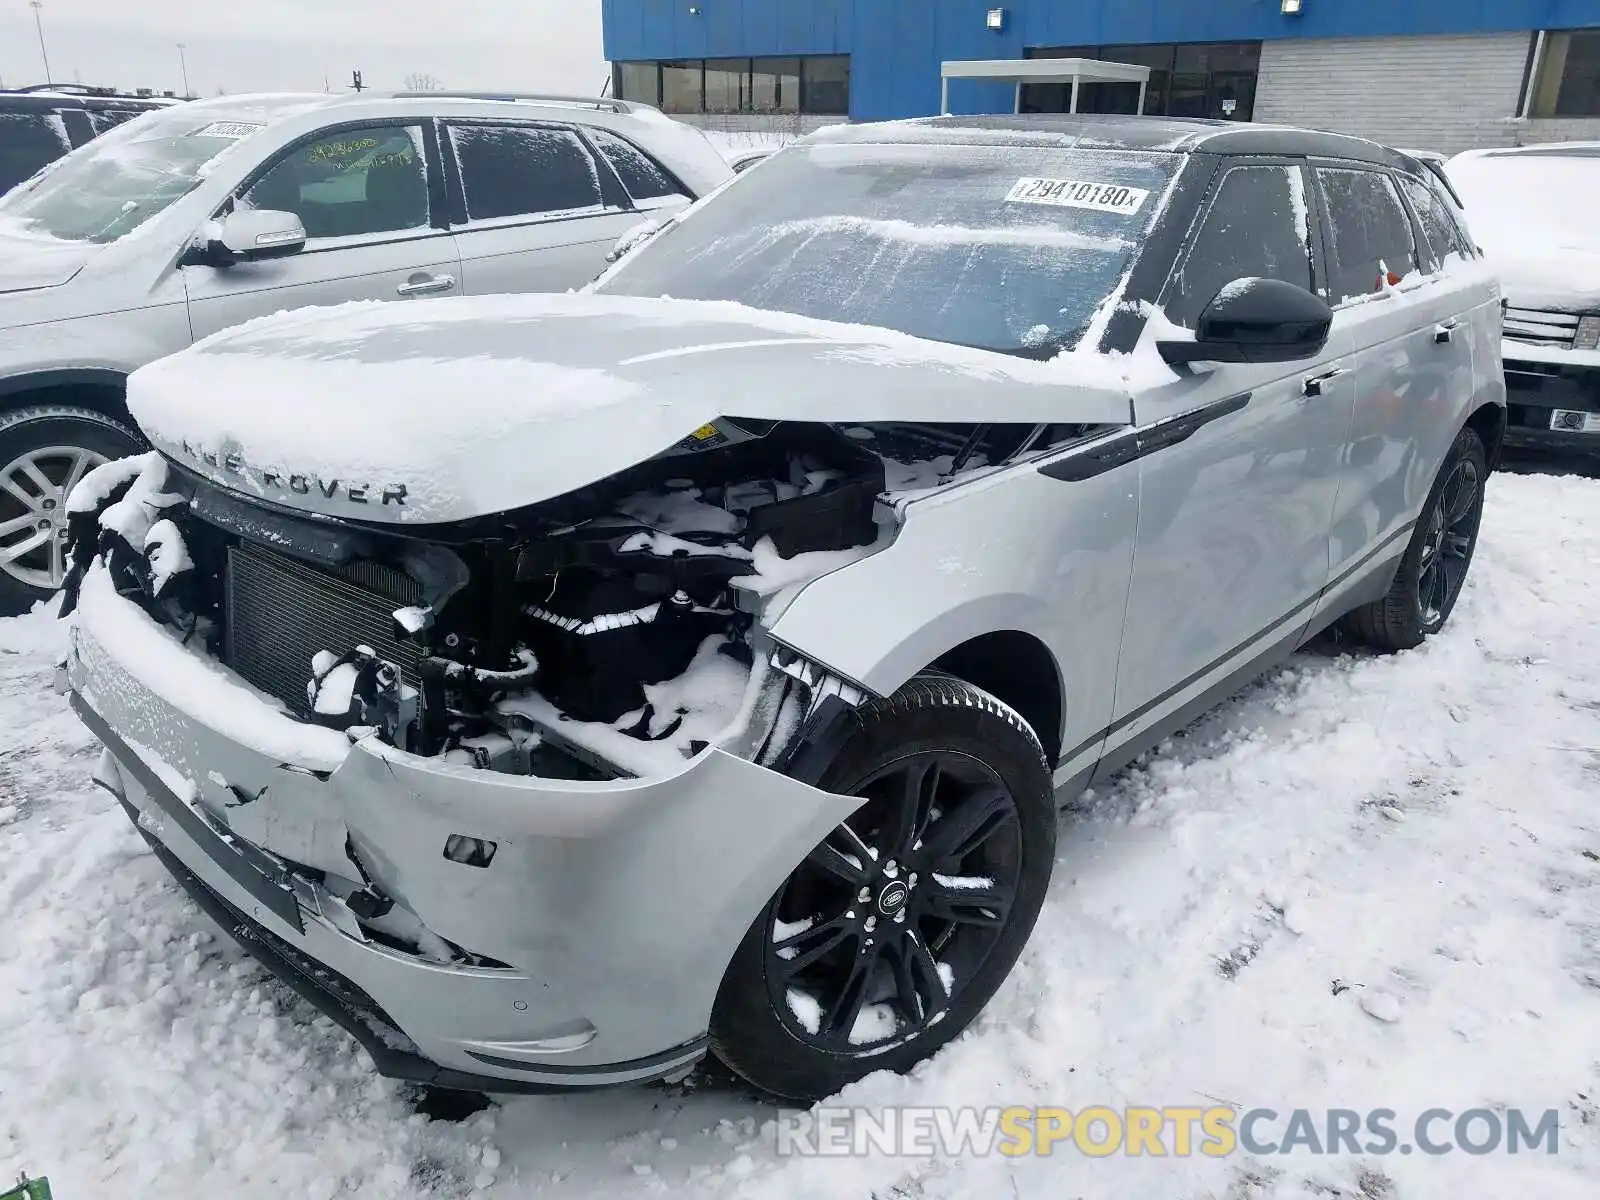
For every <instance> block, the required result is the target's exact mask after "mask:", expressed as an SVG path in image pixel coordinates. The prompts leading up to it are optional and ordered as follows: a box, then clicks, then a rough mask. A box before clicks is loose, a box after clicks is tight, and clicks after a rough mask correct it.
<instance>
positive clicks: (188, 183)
mask: <svg viewBox="0 0 1600 1200" xmlns="http://www.w3.org/2000/svg"><path fill="white" fill-rule="evenodd" d="M131 125H132V123H130V126H125V127H124V129H125V130H129V131H130V132H131ZM211 128H212V127H207V128H206V129H202V130H200V131H198V132H195V133H187V132H185V133H182V134H179V135H176V136H175V135H174V130H173V129H172V127H171V125H170V124H167V125H153V126H152V125H142V126H141V127H140V129H141V131H142V132H137V133H134V135H133V136H118V135H119V134H122V133H123V132H124V130H117V131H114V132H113V133H110V134H106V135H103V136H102V137H99V138H96V139H95V140H94V141H92V142H90V143H88V144H87V145H86V146H83V147H81V148H80V149H78V150H77V151H75V152H74V153H72V154H69V155H68V156H67V157H66V158H63V159H61V160H60V161H59V162H58V163H56V164H55V166H54V167H53V168H52V169H51V170H49V171H47V172H45V174H44V175H42V176H41V177H40V178H39V179H37V180H36V181H34V182H33V183H32V184H27V185H24V186H22V187H20V188H17V189H16V190H15V191H12V192H10V193H8V194H7V195H6V196H5V197H4V198H3V199H0V227H3V226H5V225H10V226H12V227H13V228H14V229H15V230H17V231H18V232H23V233H29V234H35V235H40V236H44V237H52V238H58V239H60V240H62V241H68V242H93V243H102V242H114V241H116V240H117V239H118V238H120V237H123V236H125V235H126V234H128V233H131V232H132V231H133V230H134V229H137V228H138V227H139V226H140V225H142V224H144V222H146V221H148V220H149V219H150V218H151V217H153V216H155V215H156V214H157V213H159V212H161V211H162V210H163V209H165V208H166V207H167V206H168V205H170V204H172V203H174V202H175V201H177V200H179V199H180V198H182V197H183V196H184V195H186V194H187V193H188V192H190V191H191V190H193V189H194V188H195V187H196V186H198V185H199V183H200V181H201V179H202V178H203V177H204V173H203V168H204V166H205V164H206V163H208V162H210V161H211V160H212V159H213V158H215V157H216V156H217V155H218V154H220V153H221V152H222V151H223V150H225V149H227V148H228V147H229V146H231V145H233V144H234V142H235V141H236V140H237V137H238V134H237V132H235V131H233V130H223V131H222V133H221V135H218V134H215V133H211V132H209V130H210V129H211Z"/></svg>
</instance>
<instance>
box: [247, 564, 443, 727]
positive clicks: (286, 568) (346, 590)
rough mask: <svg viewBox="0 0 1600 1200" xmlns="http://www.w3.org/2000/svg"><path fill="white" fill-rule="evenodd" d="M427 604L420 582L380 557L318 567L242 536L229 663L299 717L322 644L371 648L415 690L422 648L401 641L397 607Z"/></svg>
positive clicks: (346, 648) (338, 650)
mask: <svg viewBox="0 0 1600 1200" xmlns="http://www.w3.org/2000/svg"><path fill="white" fill-rule="evenodd" d="M421 602H422V587H421V585H420V584H418V583H417V582H416V581H415V580H414V579H412V578H411V577H410V576H408V575H406V574H405V573H404V572H402V571H397V570H395V569H394V568H392V567H386V566H384V565H382V564H381V563H373V562H356V563H352V564H350V565H348V566H344V567H328V568H324V567H313V566H310V565H308V564H306V563H302V562H300V561H298V560H297V559H293V558H290V557H288V556H287V555H284V554H279V553H277V552H276V551H273V550H267V549H265V548H263V547H260V546H254V545H251V544H249V543H247V542H243V543H240V544H238V545H236V546H234V547H232V548H230V549H229V551H228V582H227V607H226V621H227V635H226V642H225V646H226V654H227V662H228V665H229V666H230V667H232V668H233V669H234V670H235V671H236V672H238V673H239V675H241V676H242V677H243V678H244V679H246V680H248V681H249V682H250V683H252V684H254V685H255V686H256V687H258V688H260V689H261V690H262V691H264V692H267V693H269V694H270V695H273V696H276V697H277V698H278V699H280V700H282V701H283V702H284V703H285V704H287V705H288V706H289V707H290V709H291V710H293V711H294V712H296V713H299V714H301V715H304V714H305V713H306V712H307V709H308V706H307V702H306V684H307V683H308V682H310V680H311V660H312V659H313V658H314V657H315V656H316V655H317V653H318V652H319V651H322V650H331V651H332V652H333V653H335V654H344V653H345V652H346V651H349V650H353V649H355V648H356V647H357V646H371V647H372V649H373V650H375V651H377V653H378V656H379V657H380V658H384V659H387V660H389V661H390V662H392V663H394V664H395V665H396V666H398V667H399V668H400V674H401V678H402V680H403V681H404V682H405V684H406V685H407V686H409V687H413V688H414V687H416V686H417V659H418V650H417V647H416V645H415V644H414V643H401V642H398V641H396V640H395V637H394V610H395V609H397V608H404V607H408V606H410V605H415V604H420V603H421Z"/></svg>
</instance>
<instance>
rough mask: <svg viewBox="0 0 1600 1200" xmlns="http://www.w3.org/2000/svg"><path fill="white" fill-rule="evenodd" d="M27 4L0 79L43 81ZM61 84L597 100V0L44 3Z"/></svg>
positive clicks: (10, 29)
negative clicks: (545, 94)
mask: <svg viewBox="0 0 1600 1200" xmlns="http://www.w3.org/2000/svg"><path fill="white" fill-rule="evenodd" d="M33 16H34V14H33V10H32V9H31V8H29V6H28V0H0V83H3V84H4V86H6V87H16V86H20V85H23V84H29V83H42V82H44V65H43V62H42V61H41V59H40V56H39V39H38V36H37V35H36V33H35V31H34V23H33ZM42 16H43V18H44V37H45V49H46V50H47V51H48V52H49V55H50V72H51V76H52V77H53V78H54V80H55V81H56V82H57V83H72V82H77V81H80V80H81V82H83V83H91V84H109V85H113V86H115V87H119V88H124V89H132V88H135V87H150V88H155V89H157V90H158V91H161V90H165V89H168V88H170V89H172V90H173V91H181V90H182V87H183V77H182V74H181V72H180V64H179V55H178V48H177V44H178V43H179V42H182V43H184V45H185V46H186V47H187V50H186V52H185V54H186V57H187V60H188V67H189V86H190V87H191V89H192V90H193V91H195V92H196V93H197V94H199V95H202V96H212V95H215V94H216V93H217V89H219V88H221V89H223V90H225V91H227V92H230V93H236V92H246V91H304V90H312V91H321V90H323V87H324V80H326V82H327V85H328V86H330V87H332V88H334V89H339V88H342V87H344V86H346V85H347V84H348V83H349V81H350V71H351V69H352V68H356V67H359V68H360V69H361V72H362V75H363V77H364V80H365V82H366V84H367V85H368V86H370V87H376V88H400V87H403V86H404V81H405V78H406V76H407V75H409V74H412V73H425V74H428V75H432V76H434V77H435V78H436V79H438V80H439V81H440V82H442V83H443V84H445V85H446V86H448V87H455V88H476V89H494V88H500V89H505V90H516V91H562V92H567V91H577V92H580V93H583V94H593V93H595V92H596V91H598V89H599V88H600V86H601V85H602V84H603V83H604V82H605V79H606V65H605V60H604V57H603V56H602V53H601V48H600V0H44V9H43V12H42Z"/></svg>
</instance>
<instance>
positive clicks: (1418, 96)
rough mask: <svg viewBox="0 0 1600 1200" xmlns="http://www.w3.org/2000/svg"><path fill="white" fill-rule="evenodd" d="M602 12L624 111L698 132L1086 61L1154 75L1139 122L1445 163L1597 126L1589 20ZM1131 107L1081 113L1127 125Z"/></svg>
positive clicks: (1097, 91) (1599, 86)
mask: <svg viewBox="0 0 1600 1200" xmlns="http://www.w3.org/2000/svg"><path fill="white" fill-rule="evenodd" d="M602 4H603V12H604V22H605V46H606V55H607V57H608V58H609V59H611V61H612V62H613V64H614V71H615V86H616V89H617V92H618V94H619V95H621V96H623V97H624V98H629V99H642V100H647V101H650V102H652V103H657V104H660V105H661V106H662V107H663V108H665V109H667V110H668V111H672V112H676V113H680V114H685V115H690V116H695V115H699V116H713V115H717V116H721V117H725V118H726V117H733V116H737V115H741V114H743V115H754V114H760V113H769V114H770V113H781V114H793V115H794V116H796V117H801V118H803V117H814V118H818V119H839V118H842V117H848V118H850V119H853V120H858V121H862V120H879V119H886V118H895V117H908V116H919V115H926V114H930V113H933V112H935V111H937V110H938V107H939V104H940V73H941V63H943V62H945V61H947V60H956V59H1028V58H1034V57H1087V58H1100V59H1106V60H1111V61H1118V62H1132V63H1137V64H1141V65H1147V66H1149V67H1150V68H1151V72H1152V73H1151V87H1150V96H1149V102H1148V103H1147V106H1146V111H1149V112H1168V113H1172V114H1173V115H1180V114H1183V115H1206V116H1230V117H1235V118H1237V119H1245V118H1250V117H1253V118H1254V119H1257V120H1262V119H1270V120H1284V119H1293V120H1296V121H1300V122H1302V123H1318V124H1321V125H1324V126H1326V127H1337V128H1350V129H1353V130H1354V131H1356V132H1367V133H1369V135H1370V134H1371V133H1372V132H1373V127H1374V126H1380V127H1381V126H1386V125H1397V126H1398V129H1399V130H1400V131H1401V132H1406V131H1410V130H1416V131H1417V132H1418V133H1420V134H1425V135H1427V136H1425V137H1423V138H1421V139H1419V138H1417V137H1413V138H1412V139H1410V140H1411V141H1412V142H1415V141H1418V140H1429V138H1431V140H1432V141H1433V142H1435V143H1436V144H1439V145H1445V144H1446V143H1472V144H1483V143H1485V142H1490V143H1496V142H1512V141H1519V140H1526V139H1529V138H1533V139H1540V138H1544V137H1546V136H1547V135H1548V136H1555V135H1557V134H1561V135H1563V136H1565V135H1568V134H1570V133H1571V132H1572V131H1573V128H1575V127H1574V126H1573V125H1572V122H1574V121H1578V122H1582V121H1584V120H1586V119H1589V118H1597V117H1600V0H1101V2H1099V3H1095V2H1092V0H1000V2H999V3H995V2H992V0H602ZM1419 80H1421V81H1426V82H1425V84H1419V83H1418V81H1419ZM1025 91H1026V92H1027V96H1026V98H1025V101H1024V107H1025V108H1037V109H1041V110H1043V111H1052V110H1055V109H1057V108H1059V107H1061V106H1062V99H1063V97H1062V96H1061V95H1060V94H1059V87H1058V88H1057V89H1056V91H1054V92H1052V91H1051V90H1050V89H1049V88H1048V87H1046V86H1044V85H1038V86H1035V87H1032V88H1029V89H1025ZM1133 94H1134V92H1133V91H1131V90H1130V89H1129V87H1128V85H1119V84H1104V85H1098V87H1097V88H1091V90H1090V93H1089V94H1087V95H1086V97H1085V98H1086V100H1087V101H1088V105H1087V106H1088V107H1091V108H1097V109H1099V110H1101V111H1131V108H1130V105H1131V103H1132V101H1131V99H1130V97H1131V96H1132V95H1133ZM1014 102H1015V97H1014V93H1013V89H1012V88H1011V87H1010V86H1007V85H995V84H985V83H981V82H972V81H960V82H959V83H957V84H953V85H952V90H951V95H950V109H951V111H954V112H993V111H997V110H998V111H1010V110H1011V109H1012V107H1013V104H1014ZM1315 117H1320V118H1322V119H1321V120H1320V121H1312V120H1310V119H1309V118H1315ZM1518 122H1520V124H1518ZM1447 148H1455V146H1454V145H1450V146H1448V147H1447Z"/></svg>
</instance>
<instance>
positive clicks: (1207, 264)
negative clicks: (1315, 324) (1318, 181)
mask: <svg viewBox="0 0 1600 1200" xmlns="http://www.w3.org/2000/svg"><path fill="white" fill-rule="evenodd" d="M1252 278H1255V279H1281V280H1283V281H1284V282H1285V283H1292V284H1295V285H1296V286H1298V287H1303V288H1305V289H1306V290H1307V291H1311V290H1312V274H1311V229H1310V221H1309V210H1308V208H1307V206H1306V187H1305V175H1304V174H1303V172H1302V171H1301V169H1300V168H1299V167H1289V166H1260V167H1234V168H1233V169H1231V170H1230V171H1229V172H1228V173H1227V175H1225V176H1224V177H1223V180H1222V186H1221V187H1219V188H1218V189H1217V194H1216V198H1215V199H1214V200H1213V201H1212V202H1211V207H1210V208H1209V209H1208V210H1207V212H1206V217H1205V221H1204V223H1203V224H1202V225H1201V226H1200V231H1199V233H1197V234H1196V235H1195V238H1194V241H1193V243H1192V244H1191V246H1190V250H1189V255H1188V257H1187V259H1185V261H1184V264H1183V266H1182V267H1181V268H1179V271H1178V275H1177V277H1176V278H1175V279H1174V280H1173V290H1172V295H1171V297H1170V298H1169V299H1168V301H1167V304H1166V311H1167V316H1168V317H1169V318H1171V319H1172V320H1174V321H1176V322H1178V324H1180V325H1184V326H1187V327H1188V328H1190V329H1193V328H1194V327H1195V324H1196V322H1197V321H1198V319H1199V317H1200V312H1201V310H1202V309H1204V308H1205V306H1206V305H1207V304H1209V303H1211V301H1212V300H1213V299H1214V298H1215V297H1216V295H1217V293H1218V292H1220V291H1221V290H1222V289H1223V288H1225V287H1227V286H1228V284H1230V283H1232V282H1234V281H1235V280H1237V279H1252Z"/></svg>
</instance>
